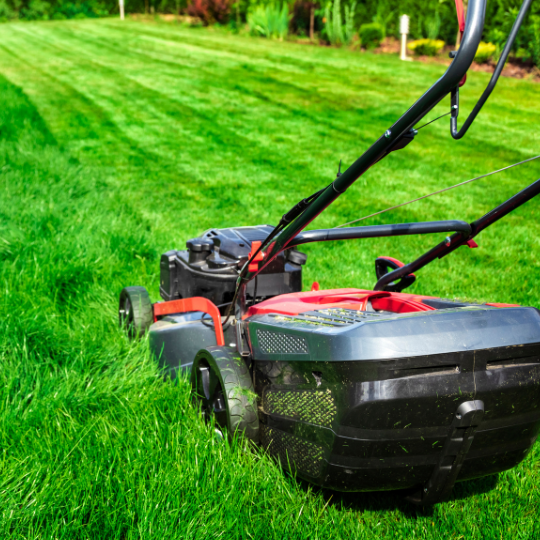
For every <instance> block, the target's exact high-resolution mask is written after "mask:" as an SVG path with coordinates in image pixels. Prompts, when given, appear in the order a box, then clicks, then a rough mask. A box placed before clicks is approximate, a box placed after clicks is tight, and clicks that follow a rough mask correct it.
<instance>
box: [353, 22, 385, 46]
mask: <svg viewBox="0 0 540 540" xmlns="http://www.w3.org/2000/svg"><path fill="white" fill-rule="evenodd" d="M358 34H359V35H360V43H361V44H362V47H365V48H366V49H374V48H375V47H378V46H379V45H380V44H381V41H382V40H383V39H384V28H383V26H382V25H381V24H379V23H370V24H363V25H362V26H361V27H360V30H359V32H358Z"/></svg>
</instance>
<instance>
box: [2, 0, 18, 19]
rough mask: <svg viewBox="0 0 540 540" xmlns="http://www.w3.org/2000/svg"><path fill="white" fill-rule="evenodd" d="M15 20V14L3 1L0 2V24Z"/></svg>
mask: <svg viewBox="0 0 540 540" xmlns="http://www.w3.org/2000/svg"><path fill="white" fill-rule="evenodd" d="M16 18H17V13H16V12H15V11H14V10H13V9H11V7H9V5H8V4H6V2H5V1H4V0H0V22H7V21H10V20H12V19H16Z"/></svg>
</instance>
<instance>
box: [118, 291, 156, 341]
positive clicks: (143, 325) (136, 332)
mask: <svg viewBox="0 0 540 540" xmlns="http://www.w3.org/2000/svg"><path fill="white" fill-rule="evenodd" d="M118 321H119V323H120V328H124V329H125V330H126V332H127V333H128V335H129V336H130V337H132V338H135V337H141V336H142V335H144V333H145V332H146V331H147V330H148V329H149V328H150V325H151V324H152V323H153V322H154V313H153V310H152V301H151V300H150V295H149V294H148V291H147V290H146V289H145V288H144V287H126V288H125V289H122V292H121V293H120V307H119V308H118Z"/></svg>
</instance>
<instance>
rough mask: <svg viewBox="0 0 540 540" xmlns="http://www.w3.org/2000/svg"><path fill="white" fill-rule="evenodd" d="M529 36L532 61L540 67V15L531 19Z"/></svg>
mask: <svg viewBox="0 0 540 540" xmlns="http://www.w3.org/2000/svg"><path fill="white" fill-rule="evenodd" d="M529 35H530V41H529V50H530V52H531V57H532V60H533V62H534V63H535V64H536V65H537V66H540V15H534V16H533V17H531V23H530V26H529Z"/></svg>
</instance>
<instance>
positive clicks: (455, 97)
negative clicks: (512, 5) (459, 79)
mask: <svg viewBox="0 0 540 540" xmlns="http://www.w3.org/2000/svg"><path fill="white" fill-rule="evenodd" d="M531 2H532V0H524V2H523V4H522V5H521V9H520V10H519V13H518V16H517V17H516V20H515V22H514V25H513V26H512V30H511V32H510V34H509V35H508V40H507V41H506V45H505V46H504V49H503V52H502V54H501V57H500V58H499V61H498V62H497V67H496V68H495V71H494V72H493V75H492V77H491V80H490V81H489V84H488V85H487V87H486V89H485V90H484V93H483V94H482V97H481V98H480V99H479V100H478V102H477V103H476V105H475V106H474V109H473V110H472V112H471V114H470V115H469V117H468V118H467V120H466V121H465V123H464V124H463V126H462V127H461V129H460V130H459V131H458V129H457V117H458V114H459V86H456V87H455V88H454V89H453V90H452V94H451V105H452V116H451V118H450V133H451V134H452V137H454V139H456V140H457V139H461V137H463V135H465V133H467V130H468V129H469V127H470V126H471V124H472V123H473V122H474V120H475V118H476V116H477V115H478V113H479V112H480V109H481V108H482V107H483V106H484V103H485V102H486V101H487V100H488V98H489V96H490V94H491V92H492V91H493V89H494V88H495V85H496V84H497V80H498V79H499V76H500V74H501V72H502V70H503V67H504V64H505V63H506V59H507V58H508V55H509V54H510V50H511V49H512V46H513V45H514V41H515V40H516V36H517V33H518V30H519V29H520V27H521V25H522V23H523V19H524V18H525V15H526V14H527V11H528V10H529V7H530V6H531Z"/></svg>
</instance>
